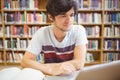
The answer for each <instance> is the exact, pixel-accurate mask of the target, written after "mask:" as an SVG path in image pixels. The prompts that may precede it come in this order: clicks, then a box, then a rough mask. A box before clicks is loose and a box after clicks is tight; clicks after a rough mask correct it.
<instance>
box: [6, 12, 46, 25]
mask: <svg viewBox="0 0 120 80" xmlns="http://www.w3.org/2000/svg"><path fill="white" fill-rule="evenodd" d="M5 23H12V24H13V23H29V24H30V23H32V24H33V23H34V24H35V23H37V24H40V23H46V14H45V13H44V12H39V13H38V12H36V11H34V12H31V13H30V12H29V13H26V14H25V13H23V12H20V11H16V12H12V13H5Z"/></svg>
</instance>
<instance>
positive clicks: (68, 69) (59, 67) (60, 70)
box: [47, 62, 76, 75]
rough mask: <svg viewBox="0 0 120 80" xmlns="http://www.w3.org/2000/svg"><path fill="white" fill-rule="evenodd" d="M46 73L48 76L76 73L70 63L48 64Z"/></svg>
mask: <svg viewBox="0 0 120 80" xmlns="http://www.w3.org/2000/svg"><path fill="white" fill-rule="evenodd" d="M47 71H48V74H49V75H69V74H72V73H74V72H75V71H76V69H75V67H74V66H73V65H72V64H71V63H67V62H63V63H59V64H54V65H53V64H52V65H51V64H48V65H47Z"/></svg>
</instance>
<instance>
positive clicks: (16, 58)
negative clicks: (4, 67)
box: [6, 52, 23, 63]
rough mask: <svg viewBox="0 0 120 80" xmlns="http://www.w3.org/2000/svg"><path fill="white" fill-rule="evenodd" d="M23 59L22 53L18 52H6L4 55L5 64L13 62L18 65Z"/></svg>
mask: <svg viewBox="0 0 120 80" xmlns="http://www.w3.org/2000/svg"><path fill="white" fill-rule="evenodd" d="M22 58H23V53H20V52H19V53H18V52H7V53H6V61H7V62H15V63H20V62H21V59H22Z"/></svg>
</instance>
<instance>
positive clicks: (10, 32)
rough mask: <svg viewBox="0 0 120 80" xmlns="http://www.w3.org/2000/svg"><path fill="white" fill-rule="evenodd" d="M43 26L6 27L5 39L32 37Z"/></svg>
mask: <svg viewBox="0 0 120 80" xmlns="http://www.w3.org/2000/svg"><path fill="white" fill-rule="evenodd" d="M40 27H41V26H28V25H23V26H20V25H19V26H16V25H11V26H5V31H4V32H5V33H4V35H5V37H32V35H33V34H34V33H35V32H36V31H37V30H38V29H39V28H40Z"/></svg>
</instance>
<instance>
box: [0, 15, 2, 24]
mask: <svg viewBox="0 0 120 80" xmlns="http://www.w3.org/2000/svg"><path fill="white" fill-rule="evenodd" d="M1 23H2V15H1V13H0V24H1Z"/></svg>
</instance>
